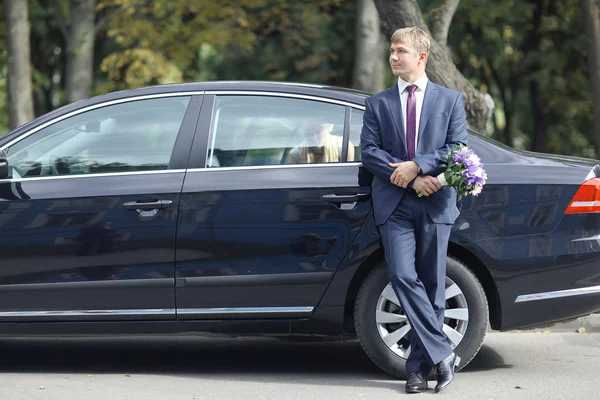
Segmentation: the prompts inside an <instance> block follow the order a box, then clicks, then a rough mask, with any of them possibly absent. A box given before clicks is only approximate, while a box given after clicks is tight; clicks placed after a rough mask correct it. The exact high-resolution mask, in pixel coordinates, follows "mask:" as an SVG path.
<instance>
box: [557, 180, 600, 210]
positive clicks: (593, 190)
mask: <svg viewBox="0 0 600 400" xmlns="http://www.w3.org/2000/svg"><path fill="white" fill-rule="evenodd" d="M582 213H600V177H598V178H592V179H589V180H587V181H585V182H584V183H583V184H582V185H581V187H580V188H579V190H578V191H577V193H575V197H573V200H571V204H569V207H567V210H566V211H565V214H582Z"/></svg>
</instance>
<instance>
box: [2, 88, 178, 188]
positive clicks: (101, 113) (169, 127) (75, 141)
mask: <svg viewBox="0 0 600 400" xmlns="http://www.w3.org/2000/svg"><path fill="white" fill-rule="evenodd" d="M189 101H190V97H189V96H186V97H171V98H160V99H148V100H137V101H131V102H127V103H121V104H116V105H112V106H106V107H102V108H98V109H95V110H91V111H87V112H84V113H81V114H77V115H75V116H73V117H70V118H67V119H64V120H62V121H60V122H57V123H55V124H52V125H50V126H48V127H46V128H43V129H41V130H40V131H38V132H36V133H34V134H32V135H30V136H28V137H26V138H24V139H23V140H21V141H19V142H17V143H15V144H14V145H12V146H11V147H10V148H8V162H9V166H10V170H11V171H10V173H11V176H10V177H11V178H29V177H41V176H56V175H58V176H61V175H78V174H98V173H112V172H130V171H153V170H164V169H167V168H168V166H169V160H170V158H171V153H172V152H173V147H174V146H175V140H176V139H177V135H178V133H179V129H180V127H181V124H182V122H183V118H184V115H185V112H186V110H187V107H188V104H189Z"/></svg>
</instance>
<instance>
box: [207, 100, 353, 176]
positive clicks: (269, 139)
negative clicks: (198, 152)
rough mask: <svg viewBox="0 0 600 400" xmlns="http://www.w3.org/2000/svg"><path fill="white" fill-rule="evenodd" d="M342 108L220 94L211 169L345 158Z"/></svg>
mask: <svg viewBox="0 0 600 400" xmlns="http://www.w3.org/2000/svg"><path fill="white" fill-rule="evenodd" d="M344 113H345V108H344V107H343V106H339V105H335V104H329V103H324V102H319V101H312V100H303V99H292V98H280V97H269V96H233V95H231V96H217V99H216V104H215V108H214V112H213V126H212V132H211V137H210V142H209V154H208V160H207V163H206V164H207V166H208V167H237V166H249V165H279V164H307V163H333V162H340V161H342V159H341V157H342V143H343V132H344Z"/></svg>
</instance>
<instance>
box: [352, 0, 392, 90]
mask: <svg viewBox="0 0 600 400" xmlns="http://www.w3.org/2000/svg"><path fill="white" fill-rule="evenodd" d="M385 68H386V56H385V52H384V42H383V35H382V33H381V24H380V22H379V14H378V13H377V8H376V7H375V3H374V2H373V0H358V3H357V24H356V58H355V60H354V76H353V83H352V86H353V87H354V88H355V89H359V90H364V91H365V92H369V93H378V92H380V91H382V90H383V89H384V77H385Z"/></svg>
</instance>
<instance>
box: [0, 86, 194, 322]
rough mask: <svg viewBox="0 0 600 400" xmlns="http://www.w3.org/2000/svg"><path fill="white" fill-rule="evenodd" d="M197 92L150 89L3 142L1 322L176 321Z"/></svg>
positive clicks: (76, 113) (0, 218)
mask: <svg viewBox="0 0 600 400" xmlns="http://www.w3.org/2000/svg"><path fill="white" fill-rule="evenodd" d="M201 100H202V98H201V96H192V95H189V94H187V95H186V94H173V95H168V94H167V95H165V94H162V95H146V96H138V97H135V98H130V99H126V98H122V99H118V100H113V101H110V102H107V103H103V104H95V105H92V106H88V107H85V108H83V109H80V110H77V111H74V112H70V113H69V114H67V115H63V116H61V117H56V118H55V119H53V120H51V121H49V122H47V123H44V124H43V125H40V126H38V127H36V128H33V129H32V130H31V131H30V132H27V133H25V134H23V135H20V136H19V137H17V138H15V139H14V140H11V141H10V142H8V143H4V144H3V145H2V146H1V148H2V149H3V150H5V152H6V153H7V156H8V163H9V171H10V175H9V178H8V179H2V180H0V321H41V320H43V321H65V320H108V321H112V320H152V319H174V318H175V296H174V256H175V249H174V245H175V227H176V219H177V210H178V205H179V199H180V193H181V188H182V184H183V178H184V175H185V166H186V165H185V163H187V157H188V155H189V148H190V146H191V143H192V138H193V133H194V132H193V131H194V128H195V125H196V122H197V116H198V111H199V107H200V104H201Z"/></svg>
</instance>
